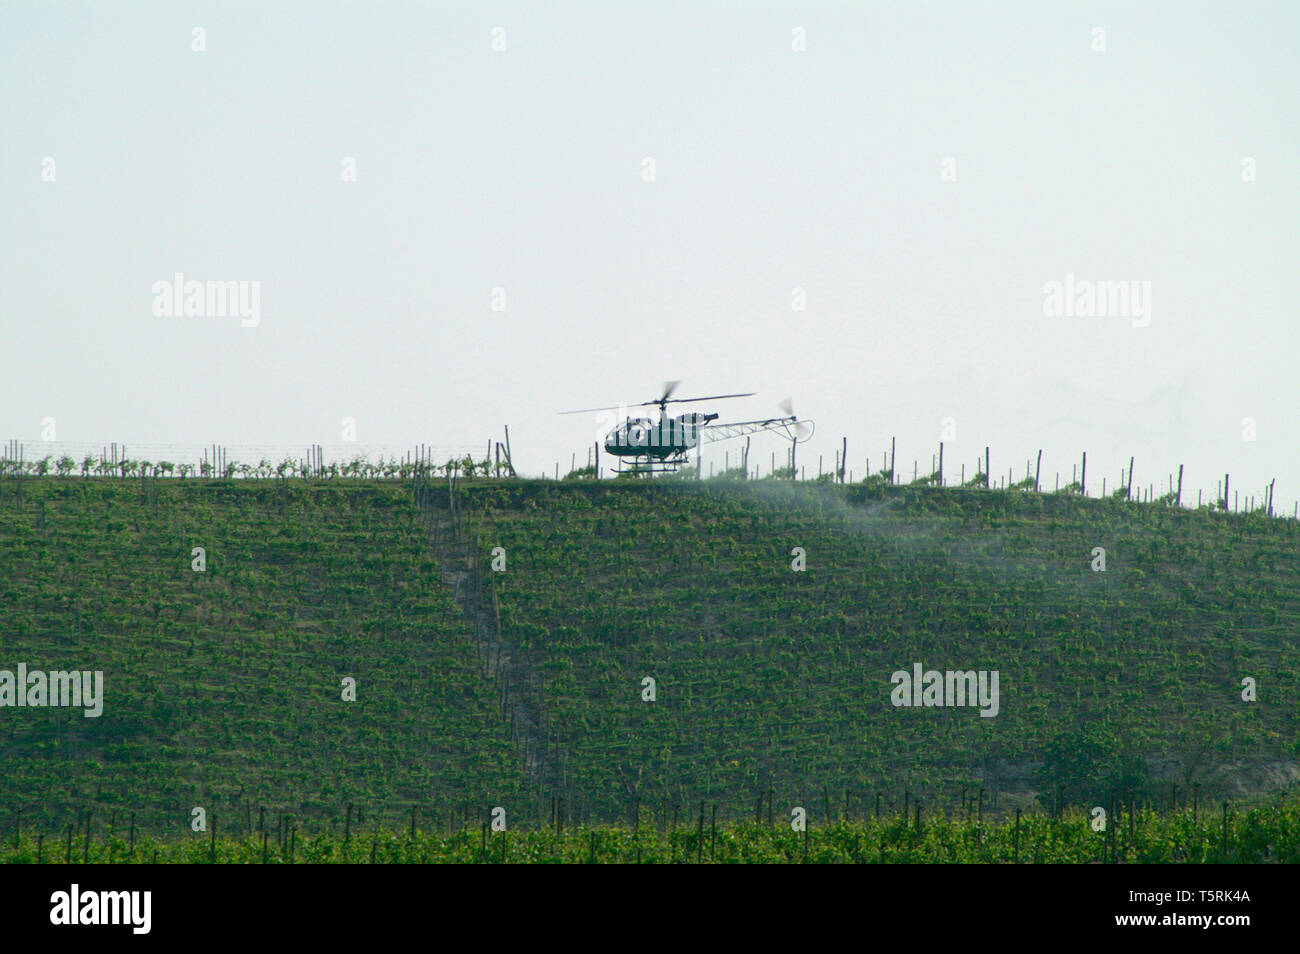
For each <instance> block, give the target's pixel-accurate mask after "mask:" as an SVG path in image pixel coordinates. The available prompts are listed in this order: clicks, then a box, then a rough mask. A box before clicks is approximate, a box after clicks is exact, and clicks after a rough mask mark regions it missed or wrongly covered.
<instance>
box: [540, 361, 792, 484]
mask: <svg viewBox="0 0 1300 954" xmlns="http://www.w3.org/2000/svg"><path fill="white" fill-rule="evenodd" d="M679 384H681V382H680V381H666V382H664V389H663V393H662V394H661V395H660V396H659V397H657V398H654V399H653V400H650V401H642V402H640V403H639V404H632V405H626V404H619V405H607V406H605V407H589V408H581V409H579V410H576V411H561V412H560V413H561V414H590V413H593V412H595V411H613V410H623V409H624V408H627V407H658V408H659V416H658V418H657V419H652V418H649V417H631V416H630V415H629V416H628V417H625V418H624V419H623V420H622V421H621V422H619V423H618V424H616V425H615V426H614V427H613V428H612V429H611V430H610V431H609V433H607V434H606V435H605V441H604V445H605V451H606V453H608V454H611V455H613V456H614V457H616V458H618V460H619V463H620V465H622V464H623V463H624V462H627V463H628V464H629V465H630V466H628V467H627V468H624V467H622V466H620V467H618V468H616V472H617V473H625V472H627V471H629V470H630V471H633V472H636V473H658V472H669V473H671V472H675V471H676V470H678V469H679V468H680V467H681V466H682V465H683V464H685V463H686V462H687V454H688V452H689V451H691V450H693V449H695V448H697V447H699V446H700V443H701V439H703V441H705V442H712V441H718V440H727V439H730V438H733V437H741V436H743V435H745V434H753V433H756V432H758V431H766V430H778V431H783V432H784V433H785V435H786V437H788V438H789V439H790V441H791V445H792V447H793V445H794V444H797V443H801V442H803V441H806V440H808V438H810V437H811V436H812V432H813V426H814V425H813V422H812V421H809V420H802V421H801V420H799V418H797V417H796V416H795V414H794V408H793V405H792V404H791V402H790V400H789V398H787V399H786V400H785V401H783V402H782V404H781V407H782V410H784V411H785V416H784V417H774V418H768V419H765V420H755V421H735V422H732V423H722V424H714V423H713V422H714V421H717V420H718V418H719V416H720V415H718V414H717V413H700V412H694V411H688V412H686V413H684V414H678V415H676V416H673V415H670V414H669V413H668V405H669V404H691V403H696V402H699V401H724V400H730V399H732V398H742V397H753V395H754V393H755V392H753V391H747V392H744V393H740V394H711V395H707V396H705V397H693V398H675V397H673V394H674V393H675V392H676V390H677V386H678V385H679ZM792 459H793V451H792ZM791 466H793V464H792V465H791Z"/></svg>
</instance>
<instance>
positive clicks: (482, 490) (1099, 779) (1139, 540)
mask: <svg viewBox="0 0 1300 954" xmlns="http://www.w3.org/2000/svg"><path fill="white" fill-rule="evenodd" d="M462 496H464V497H465V498H467V500H468V505H467V509H468V511H469V512H470V520H471V522H472V526H473V530H474V534H475V536H476V538H477V540H478V544H479V546H480V548H481V549H483V550H484V551H486V549H487V548H489V547H491V546H496V545H499V546H502V547H504V548H505V550H506V552H507V553H508V554H509V564H508V570H507V572H506V573H504V574H492V575H491V577H490V578H491V580H492V581H493V582H494V583H495V586H496V590H497V594H498V597H499V600H500V604H501V628H502V632H503V635H504V638H505V639H506V640H507V641H508V642H509V643H510V644H511V647H512V650H513V652H514V654H515V655H516V656H517V657H518V658H520V659H522V660H523V661H524V666H525V667H527V668H531V669H533V670H534V671H536V672H537V673H540V674H541V676H542V679H543V681H544V682H545V684H546V685H547V686H548V691H547V693H546V700H545V701H546V712H545V727H546V730H547V732H548V739H549V740H550V744H551V745H552V746H553V747H556V748H558V751H559V752H560V753H561V759H562V770H563V776H564V780H567V782H568V785H569V787H571V789H572V793H573V797H575V798H586V799H589V800H590V802H589V803H590V804H591V806H592V807H593V809H594V810H595V811H596V812H597V813H599V814H601V815H603V816H605V817H609V816H612V815H618V814H619V811H620V808H622V809H623V811H624V813H625V812H626V806H627V805H628V803H629V801H630V793H631V792H633V791H639V792H640V793H641V796H642V798H644V799H650V800H655V799H658V798H661V797H663V796H664V795H667V796H668V799H669V801H670V802H671V801H672V800H673V799H674V798H677V799H679V800H681V801H682V802H684V803H688V804H689V803H690V802H691V800H692V799H694V798H696V797H704V798H708V799H717V800H720V801H723V802H728V803H732V804H744V803H745V802H746V799H748V802H749V804H754V799H755V793H758V792H764V791H767V790H769V789H775V790H776V791H777V792H778V793H780V794H781V796H782V797H783V798H784V799H785V800H786V801H787V803H790V804H810V805H812V806H814V807H818V808H820V807H822V806H823V804H824V803H827V802H829V801H830V800H832V799H834V800H835V801H836V802H838V801H839V798H840V795H841V793H842V792H843V791H844V790H845V789H848V790H849V791H850V792H851V793H859V795H858V797H862V796H866V797H867V798H869V797H870V795H871V793H873V792H885V793H887V794H888V795H889V796H890V797H891V798H893V799H895V800H901V798H900V796H903V795H904V793H906V792H910V793H912V796H913V798H916V797H920V798H921V799H922V800H923V801H925V802H927V803H930V804H932V805H943V806H954V807H956V806H958V805H960V804H961V798H962V795H961V791H962V789H965V790H966V795H967V796H970V795H972V794H973V793H974V792H975V790H976V788H977V787H980V786H982V787H983V788H984V789H985V790H986V791H987V792H989V793H990V794H991V793H992V792H993V791H994V790H999V791H1000V792H1001V793H1003V794H1005V793H1008V792H1019V793H1026V792H1029V791H1038V792H1041V793H1043V801H1046V802H1047V803H1049V804H1051V803H1054V802H1055V801H1056V800H1057V798H1062V799H1064V801H1065V803H1066V804H1075V805H1080V804H1089V805H1095V804H1107V803H1108V801H1107V800H1108V798H1109V797H1110V792H1111V790H1112V789H1114V790H1116V791H1117V792H1118V793H1119V796H1120V797H1123V793H1125V792H1128V793H1129V794H1130V795H1136V796H1138V797H1140V798H1145V799H1147V800H1149V801H1152V802H1157V801H1161V800H1162V801H1163V802H1164V803H1165V804H1169V803H1170V802H1171V801H1172V800H1175V799H1178V793H1177V791H1176V789H1175V788H1174V786H1177V787H1178V788H1181V789H1182V790H1183V792H1184V795H1185V796H1190V794H1191V790H1192V788H1193V787H1194V786H1200V787H1201V788H1203V789H1204V790H1205V791H1206V792H1207V793H1208V792H1211V791H1213V792H1215V793H1216V794H1226V795H1242V794H1246V793H1249V792H1254V791H1259V790H1262V789H1267V788H1273V787H1282V786H1283V785H1285V784H1286V783H1287V782H1288V781H1289V780H1290V778H1291V777H1292V774H1293V773H1294V766H1295V763H1294V762H1293V761H1292V760H1294V759H1296V758H1297V756H1300V706H1297V700H1300V695H1298V692H1300V651H1298V650H1297V637H1298V636H1300V527H1297V525H1296V524H1295V523H1294V522H1293V521H1278V520H1269V519H1265V518H1263V517H1253V518H1225V517H1224V516H1222V515H1211V514H1208V513H1192V512H1187V511H1181V510H1172V509H1167V508H1164V507H1151V506H1142V505H1136V504H1124V503H1122V502H1119V501H1113V500H1108V501H1093V500H1086V499H1081V498H1079V497H1078V496H1076V495H1038V494H1024V493H1014V492H1013V493H997V492H992V493H990V492H988V491H983V490H968V491H962V490H945V491H931V490H924V489H905V488H890V489H888V490H882V491H881V492H880V494H877V495H874V496H873V495H870V494H869V493H868V491H867V490H866V489H865V488H862V487H857V488H837V487H833V486H828V487H824V488H820V489H818V488H815V487H807V486H803V487H799V486H795V487H791V486H790V485H788V484H779V483H776V484H774V483H772V482H766V481H760V482H756V483H749V484H734V483H709V482H704V483H700V484H692V483H689V482H685V483H670V482H666V481H660V482H653V483H646V482H637V483H635V484H632V485H620V486H611V485H610V484H601V485H596V486H587V487H576V488H564V489H558V488H554V487H552V486H545V485H524V486H521V485H517V484H503V485H497V484H490V483H480V484H477V485H473V486H470V487H469V488H468V489H467V490H466V491H465V493H464V494H463V495H462ZM794 547H802V548H804V550H805V551H806V553H807V570H806V571H805V572H792V570H791V560H792V557H791V551H792V549H793V548H794ZM1094 547H1104V548H1105V550H1106V554H1107V564H1106V566H1107V568H1106V571H1105V572H1094V571H1093V570H1092V568H1091V564H1092V561H1093V548H1094ZM916 662H920V663H922V664H923V665H924V666H925V668H927V669H929V668H934V669H939V670H949V669H953V670H958V669H959V670H972V669H974V670H998V671H999V673H1000V689H1001V706H1000V712H999V714H998V715H997V716H996V717H994V718H981V717H980V716H979V713H978V710H977V709H974V708H965V709H961V708H895V707H894V706H893V705H892V704H891V702H890V690H891V688H892V686H891V684H890V675H891V673H893V672H894V671H896V670H910V669H911V667H912V665H913V664H914V663H916ZM646 676H651V677H653V678H654V679H655V680H656V681H657V701H656V702H655V703H653V704H651V703H647V702H644V701H642V698H641V690H640V684H641V680H642V679H643V678H644V677H646ZM1248 676H1249V677H1253V678H1254V679H1255V680H1256V682H1257V684H1258V686H1259V692H1260V696H1259V701H1256V702H1245V701H1243V699H1242V689H1243V687H1242V684H1241V680H1242V679H1243V678H1244V677H1248ZM638 779H639V785H640V787H639V789H638V788H637V785H638ZM560 781H561V780H560V779H558V778H553V779H552V782H553V784H559V783H560ZM852 797H853V796H851V798H852ZM1000 801H1005V800H1000ZM1002 807H1007V805H1005V804H1004V805H1003V806H1002Z"/></svg>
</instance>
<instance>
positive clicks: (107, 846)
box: [0, 803, 1300, 864]
mask: <svg viewBox="0 0 1300 954" xmlns="http://www.w3.org/2000/svg"><path fill="white" fill-rule="evenodd" d="M690 821H691V822H692V823H691V824H688V825H685V826H683V827H681V828H677V829H674V828H668V827H661V828H656V827H653V826H642V827H639V828H629V827H625V826H609V825H601V826H595V827H580V828H575V829H569V830H563V831H555V830H549V829H543V830H526V831H510V830H507V831H489V830H488V826H487V825H483V826H482V827H471V828H462V829H459V830H457V831H454V832H451V833H437V832H429V831H425V830H422V829H421V830H416V831H413V832H402V831H393V830H388V829H384V830H379V831H370V832H365V833H362V832H358V833H356V834H355V835H353V834H351V833H350V832H349V833H344V834H339V833H323V834H318V835H304V836H302V837H301V838H300V837H298V834H297V832H296V831H294V830H289V831H288V832H286V831H285V830H283V829H280V830H277V831H275V832H271V831H263V832H256V831H255V832H253V833H252V834H251V835H249V836H247V837H244V838H224V837H217V836H216V835H215V834H214V835H212V836H206V835H205V836H199V835H195V836H192V837H190V838H187V839H183V840H174V839H173V840H161V839H158V838H153V837H141V838H137V837H136V836H135V834H134V833H133V832H123V831H120V830H117V831H108V832H106V833H105V834H104V835H103V836H102V837H99V838H95V837H94V836H92V837H89V838H87V837H86V836H85V835H84V834H78V833H75V832H73V831H72V830H69V831H68V833H67V837H66V838H65V837H59V836H53V837H48V838H47V837H45V836H42V835H37V836H34V837H33V836H30V835H24V836H21V837H19V838H17V839H9V840H7V841H6V842H5V843H4V844H3V845H0V863H9V864H60V863H62V864H70V863H90V864H132V863H136V864H422V863H456V864H510V863H515V864H518V863H525V864H566V863H567V864H602V863H607V864H789V863H801V864H907V863H939V864H949V863H981V864H1087V863H1098V862H1100V863H1136V864H1143V863H1145V864H1179V863H1181V864H1219V863H1230V864H1241V863H1252V864H1258V863H1281V864H1296V863H1300V806H1298V805H1296V804H1294V803H1291V804H1287V805H1282V804H1272V805H1267V806H1262V807H1258V808H1253V809H1251V810H1249V811H1247V812H1245V813H1244V814H1241V815H1235V814H1229V813H1227V812H1225V813H1224V814H1223V817H1222V818H1220V819H1210V820H1208V821H1207V820H1205V819H1198V818H1197V817H1196V816H1195V815H1194V814H1193V813H1192V812H1191V811H1183V812H1180V813H1177V814H1174V815H1157V814H1155V813H1150V812H1138V813H1135V814H1134V815H1132V816H1122V817H1120V818H1118V819H1117V820H1116V822H1115V824H1114V825H1111V826H1108V827H1107V828H1106V829H1104V830H1100V831H1099V830H1095V829H1094V828H1093V826H1092V824H1091V822H1090V820H1089V819H1088V818H1087V817H1085V816H1084V815H1082V814H1081V813H1068V814H1066V815H1064V816H1062V817H1061V818H1050V817H1047V816H1044V815H1035V816H1026V817H1025V818H1023V819H1015V820H1006V821H1002V822H996V823H990V824H981V823H978V822H975V821H971V820H950V819H940V820H938V821H936V822H933V823H931V822H928V821H924V820H919V819H918V820H910V819H903V818H894V819H883V818H881V819H874V820H872V821H866V822H855V821H847V820H837V821H835V822H833V823H831V824H829V825H826V826H825V827H820V828H815V827H807V828H804V829H803V831H795V830H792V829H791V828H790V827H789V826H788V825H780V826H772V825H765V824H761V823H756V822H748V823H740V824H728V825H721V826H720V825H718V824H717V822H716V819H715V818H714V817H713V816H712V815H711V814H707V815H706V813H705V812H703V811H701V812H700V814H699V816H698V817H697V818H696V819H692V820H690Z"/></svg>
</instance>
